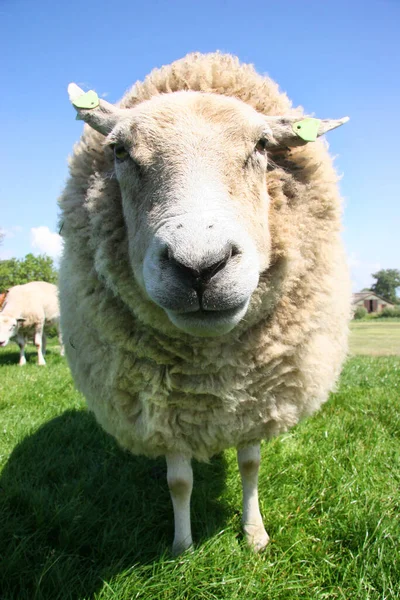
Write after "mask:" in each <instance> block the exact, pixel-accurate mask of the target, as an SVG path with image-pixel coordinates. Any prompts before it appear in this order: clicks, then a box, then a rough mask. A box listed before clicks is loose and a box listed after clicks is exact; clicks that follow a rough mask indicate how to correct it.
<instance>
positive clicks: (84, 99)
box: [72, 90, 99, 108]
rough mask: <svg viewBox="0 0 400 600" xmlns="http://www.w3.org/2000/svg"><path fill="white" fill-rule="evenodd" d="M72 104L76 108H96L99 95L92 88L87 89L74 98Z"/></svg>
mask: <svg viewBox="0 0 400 600" xmlns="http://www.w3.org/2000/svg"><path fill="white" fill-rule="evenodd" d="M72 104H73V105H74V106H75V107H76V108H96V106H99V97H98V95H97V94H96V92H94V91H93V90H89V91H88V92H86V94H82V96H79V98H75V100H73V102H72Z"/></svg>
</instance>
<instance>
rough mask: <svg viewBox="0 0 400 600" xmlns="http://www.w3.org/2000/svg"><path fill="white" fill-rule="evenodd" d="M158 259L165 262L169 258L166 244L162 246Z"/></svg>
mask: <svg viewBox="0 0 400 600" xmlns="http://www.w3.org/2000/svg"><path fill="white" fill-rule="evenodd" d="M160 259H161V260H162V261H165V262H167V261H169V260H170V259H171V251H170V249H169V247H168V246H164V248H163V249H162V250H161V252H160Z"/></svg>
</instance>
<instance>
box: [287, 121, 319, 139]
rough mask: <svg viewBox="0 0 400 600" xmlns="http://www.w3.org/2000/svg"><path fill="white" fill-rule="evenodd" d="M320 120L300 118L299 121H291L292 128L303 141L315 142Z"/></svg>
mask: <svg viewBox="0 0 400 600" xmlns="http://www.w3.org/2000/svg"><path fill="white" fill-rule="evenodd" d="M320 122H321V121H320V119H313V118H311V117H307V118H306V119H302V120H301V121H296V123H293V125H292V129H293V131H294V132H295V134H296V135H298V136H299V137H300V138H301V139H302V140H304V141H305V142H315V140H316V139H317V135H318V129H319V124H320Z"/></svg>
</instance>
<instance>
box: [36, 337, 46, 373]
mask: <svg viewBox="0 0 400 600" xmlns="http://www.w3.org/2000/svg"><path fill="white" fill-rule="evenodd" d="M42 337H43V330H42V329H37V330H36V331H35V340H34V341H35V346H36V350H37V353H38V365H45V364H46V361H45V360H44V356H43V353H42Z"/></svg>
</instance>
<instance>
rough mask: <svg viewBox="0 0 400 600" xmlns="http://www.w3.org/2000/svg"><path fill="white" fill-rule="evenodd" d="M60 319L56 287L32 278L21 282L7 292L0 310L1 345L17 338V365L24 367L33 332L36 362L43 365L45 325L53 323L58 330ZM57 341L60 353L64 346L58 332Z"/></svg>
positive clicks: (44, 362) (62, 353) (5, 344)
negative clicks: (27, 345) (27, 343)
mask: <svg viewBox="0 0 400 600" xmlns="http://www.w3.org/2000/svg"><path fill="white" fill-rule="evenodd" d="M59 319H60V309H59V303H58V290H57V286H55V285H53V284H52V283H47V282H46V281H31V282H30V283H25V284H23V285H16V286H14V287H12V288H10V289H9V290H8V291H7V295H6V298H5V301H4V304H3V308H2V311H1V312H0V347H4V346H7V344H8V342H9V340H10V339H11V338H16V341H17V344H18V346H19V348H20V357H19V363H18V364H19V365H20V366H24V365H25V364H26V358H25V344H26V338H27V337H28V336H29V335H32V334H33V336H34V343H35V346H36V349H37V353H38V364H39V365H45V364H46V361H45V359H44V354H45V352H46V333H45V326H50V325H55V326H56V328H57V329H58V330H59ZM59 341H60V345H61V355H62V356H63V355H64V347H63V344H62V339H61V334H60V332H59Z"/></svg>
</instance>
